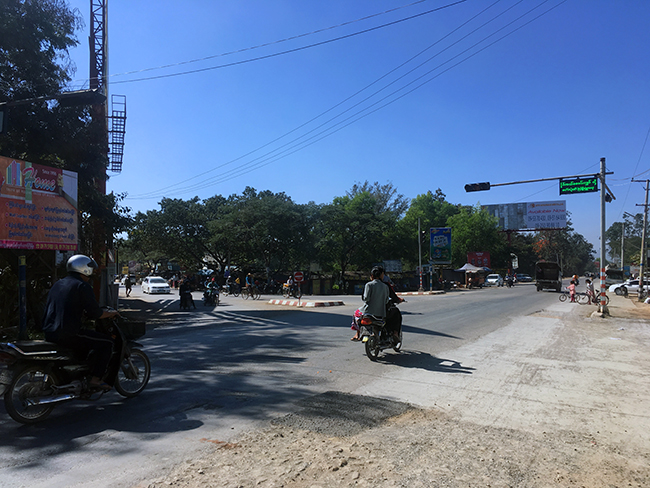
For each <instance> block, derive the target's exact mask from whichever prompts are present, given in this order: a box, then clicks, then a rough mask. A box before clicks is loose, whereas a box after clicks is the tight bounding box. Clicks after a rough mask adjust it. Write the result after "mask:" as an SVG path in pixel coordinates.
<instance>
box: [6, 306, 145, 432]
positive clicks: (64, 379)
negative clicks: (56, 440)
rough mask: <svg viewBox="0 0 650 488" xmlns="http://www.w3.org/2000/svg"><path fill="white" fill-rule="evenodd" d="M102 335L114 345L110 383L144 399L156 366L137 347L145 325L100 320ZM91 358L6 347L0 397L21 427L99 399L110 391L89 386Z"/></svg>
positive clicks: (49, 346)
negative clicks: (70, 404) (73, 403)
mask: <svg viewBox="0 0 650 488" xmlns="http://www.w3.org/2000/svg"><path fill="white" fill-rule="evenodd" d="M97 330H99V331H100V332H104V333H106V334H108V335H110V336H111V337H112V338H113V340H114V341H115V348H114V351H115V352H114V354H113V357H112V358H111V361H110V363H109V367H108V373H107V376H106V378H105V381H106V382H107V383H108V384H112V385H113V387H114V388H115V391H117V392H118V393H119V394H120V395H122V396H124V397H126V398H132V397H135V396H137V395H139V394H140V393H141V392H142V391H143V390H144V389H145V387H146V386H147V384H148V383H149V378H150V376H151V362H150V361H149V358H148V357H147V355H146V354H145V353H144V351H142V347H143V346H142V344H139V343H138V342H136V339H139V338H140V337H142V336H144V334H145V324H144V322H128V321H118V320H116V319H104V320H101V321H99V320H98V321H97ZM90 355H92V351H91V353H90ZM90 355H89V357H86V358H80V357H78V355H76V354H75V353H74V351H72V350H69V349H65V348H63V347H61V346H59V345H57V344H54V343H52V342H46V341H16V342H7V343H1V344H0V394H3V395H4V402H5V408H6V410H7V413H8V414H9V415H10V416H11V418H12V419H14V420H15V421H17V422H20V423H23V424H34V423H36V422H40V421H42V420H44V419H45V418H46V417H47V416H48V415H49V414H50V413H51V412H52V410H54V407H55V406H57V405H59V404H61V403H64V402H69V401H72V400H88V401H95V400H99V398H101V397H102V395H103V394H104V393H105V391H104V390H103V389H101V388H99V387H96V386H92V385H90V383H89V380H90V366H91V363H92V361H91V359H92V358H91V356H90Z"/></svg>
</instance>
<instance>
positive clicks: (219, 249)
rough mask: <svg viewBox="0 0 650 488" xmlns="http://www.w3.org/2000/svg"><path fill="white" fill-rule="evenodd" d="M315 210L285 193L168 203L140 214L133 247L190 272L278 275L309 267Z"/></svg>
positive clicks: (131, 235)
mask: <svg viewBox="0 0 650 488" xmlns="http://www.w3.org/2000/svg"><path fill="white" fill-rule="evenodd" d="M316 215H317V208H316V207H315V206H314V205H313V204H309V205H298V204H296V203H294V202H293V201H292V200H291V198H289V197H288V196H287V195H285V194H284V193H273V192H270V191H263V192H259V193H258V192H257V191H256V190H255V189H254V188H250V187H247V188H246V189H245V190H244V192H243V193H242V194H241V195H236V194H233V195H230V196H229V197H228V198H224V197H223V196H220V195H217V196H214V197H212V198H209V199H207V200H205V201H201V200H200V199H199V198H198V197H195V198H193V199H190V200H180V199H168V198H165V199H163V200H162V201H161V202H160V210H149V211H147V212H146V213H143V212H138V214H137V215H136V216H135V225H134V226H133V229H132V230H131V231H130V233H129V247H130V248H136V249H139V250H140V251H141V252H142V253H143V254H144V256H146V257H147V259H148V260H151V259H157V260H167V261H174V262H177V263H179V264H181V265H182V266H183V267H185V268H187V269H189V270H197V269H198V268H201V267H203V266H207V267H209V268H211V267H214V266H215V264H216V266H217V267H218V268H220V269H224V268H225V267H226V266H229V265H231V264H236V265H237V266H239V267H242V268H247V269H251V270H258V271H259V270H266V269H269V270H271V272H276V271H278V270H280V269H283V270H286V269H290V268H292V267H296V269H298V268H300V267H304V266H307V265H308V264H309V262H310V259H311V258H312V257H313V246H312V245H311V242H312V238H313V232H312V231H311V229H312V227H313V222H314V220H315V218H316Z"/></svg>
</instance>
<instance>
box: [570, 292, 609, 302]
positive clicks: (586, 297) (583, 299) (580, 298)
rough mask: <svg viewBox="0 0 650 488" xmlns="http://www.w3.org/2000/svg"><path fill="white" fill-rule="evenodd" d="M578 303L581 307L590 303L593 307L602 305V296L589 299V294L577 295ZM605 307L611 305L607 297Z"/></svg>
mask: <svg viewBox="0 0 650 488" xmlns="http://www.w3.org/2000/svg"><path fill="white" fill-rule="evenodd" d="M576 301H577V302H578V303H579V304H581V305H588V304H589V303H591V304H593V305H600V295H593V296H591V297H589V294H588V293H584V292H581V293H576ZM605 305H609V297H608V296H607V295H605Z"/></svg>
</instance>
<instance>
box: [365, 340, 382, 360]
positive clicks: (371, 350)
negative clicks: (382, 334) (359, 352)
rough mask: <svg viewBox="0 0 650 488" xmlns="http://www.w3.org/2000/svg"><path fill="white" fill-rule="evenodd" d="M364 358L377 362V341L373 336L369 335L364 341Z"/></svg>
mask: <svg viewBox="0 0 650 488" xmlns="http://www.w3.org/2000/svg"><path fill="white" fill-rule="evenodd" d="M366 356H368V359H370V360H371V361H377V358H378V357H379V341H378V340H377V336H375V335H371V336H370V337H368V340H367V341H366Z"/></svg>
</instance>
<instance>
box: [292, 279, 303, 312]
mask: <svg viewBox="0 0 650 488" xmlns="http://www.w3.org/2000/svg"><path fill="white" fill-rule="evenodd" d="M304 279H305V275H304V274H302V271H296V272H295V273H294V274H293V281H295V282H296V285H297V286H298V305H300V299H301V298H302V282H303V281H304Z"/></svg>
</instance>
